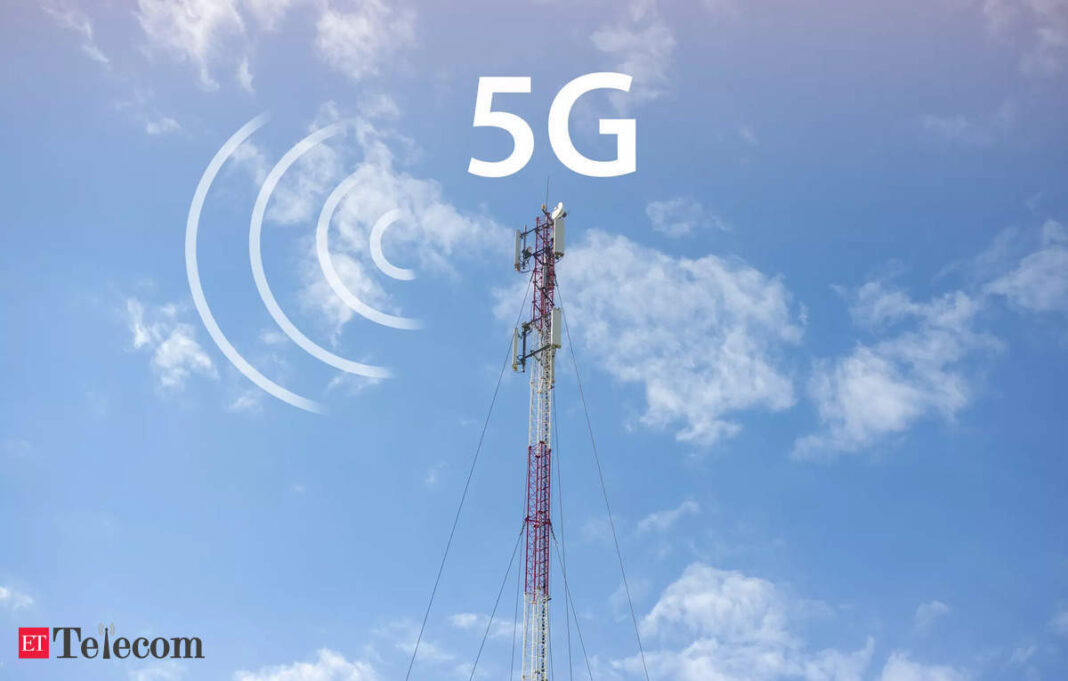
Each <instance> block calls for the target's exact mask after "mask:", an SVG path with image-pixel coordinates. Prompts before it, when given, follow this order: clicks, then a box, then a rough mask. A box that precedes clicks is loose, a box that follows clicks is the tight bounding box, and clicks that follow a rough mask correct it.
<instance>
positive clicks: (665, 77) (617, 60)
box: [590, 0, 675, 111]
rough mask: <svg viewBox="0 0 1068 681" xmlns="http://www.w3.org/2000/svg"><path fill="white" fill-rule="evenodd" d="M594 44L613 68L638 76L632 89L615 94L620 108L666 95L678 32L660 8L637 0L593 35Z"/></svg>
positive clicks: (614, 100) (624, 108)
mask: <svg viewBox="0 0 1068 681" xmlns="http://www.w3.org/2000/svg"><path fill="white" fill-rule="evenodd" d="M590 40H591V41H593V46H594V47H595V48H597V50H599V51H600V52H602V53H604V54H605V55H607V56H608V57H609V58H610V59H611V60H612V61H613V69H614V70H616V71H620V72H622V73H626V74H629V75H630V76H632V77H633V78H634V81H633V85H632V87H631V92H630V93H628V94H627V96H625V97H613V99H612V101H613V102H614V103H615V105H616V108H617V109H619V110H621V111H622V110H627V108H628V105H629V104H633V103H642V102H647V101H651V100H654V99H657V98H659V97H661V96H663V95H664V94H665V93H666V92H667V89H668V86H669V82H670V78H669V69H670V67H671V62H672V58H673V56H674V53H675V35H674V33H673V32H672V30H671V28H670V27H669V26H668V25H667V22H665V21H664V19H663V17H662V16H661V14H660V11H659V9H657V6H656V4H655V3H653V2H649V1H648V0H634V1H633V2H631V3H630V4H629V5H627V7H626V10H625V12H624V13H623V16H622V17H620V18H619V19H618V20H616V21H615V22H613V23H611V24H608V25H606V26H604V27H602V28H600V29H598V30H597V31H595V32H594V33H593V35H592V36H590Z"/></svg>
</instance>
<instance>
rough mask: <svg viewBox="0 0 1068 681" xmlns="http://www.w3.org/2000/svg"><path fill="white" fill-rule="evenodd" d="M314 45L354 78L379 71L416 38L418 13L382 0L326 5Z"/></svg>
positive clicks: (327, 61)
mask: <svg viewBox="0 0 1068 681" xmlns="http://www.w3.org/2000/svg"><path fill="white" fill-rule="evenodd" d="M316 33H317V35H316V39H315V48H316V50H317V51H318V53H319V56H320V57H321V58H322V60H323V61H324V62H325V63H326V64H327V66H330V67H331V68H333V69H334V70H336V71H338V72H340V73H343V74H345V75H346V76H348V77H349V78H351V79H352V80H354V81H359V80H363V79H364V78H367V77H369V76H374V75H377V74H378V73H379V70H380V68H381V67H382V65H383V64H384V63H386V62H387V61H388V60H389V59H390V58H392V57H395V55H396V54H397V52H398V51H399V50H400V49H401V48H403V47H406V46H408V45H410V44H412V43H413V42H414V40H415V14H414V12H412V11H411V10H410V9H407V8H404V7H399V6H397V5H396V4H394V3H385V2H382V1H381V0H364V1H363V2H360V3H357V4H354V5H352V6H351V7H350V8H349V9H345V10H341V9H335V8H333V7H331V6H329V5H328V6H325V7H324V8H323V11H322V13H321V14H320V16H319V20H318V22H317V23H316Z"/></svg>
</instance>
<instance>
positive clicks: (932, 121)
mask: <svg viewBox="0 0 1068 681" xmlns="http://www.w3.org/2000/svg"><path fill="white" fill-rule="evenodd" d="M1015 122H1016V106H1015V104H1014V103H1013V102H1012V101H1005V102H1003V103H1002V104H1001V106H999V107H998V108H997V109H996V110H995V111H994V112H993V113H991V114H990V115H987V116H984V117H979V118H975V117H969V116H964V115H961V114H956V115H951V116H936V115H933V114H927V115H925V116H921V117H920V127H921V128H922V129H923V130H924V132H926V133H927V134H929V135H931V136H933V137H937V138H940V139H942V140H945V141H946V142H951V143H954V144H960V145H966V146H984V145H988V144H992V143H993V142H996V141H997V140H998V139H1000V138H1002V137H1004V136H1005V134H1006V133H1008V132H1009V130H1010V129H1011V128H1012V126H1013V125H1014V124H1015Z"/></svg>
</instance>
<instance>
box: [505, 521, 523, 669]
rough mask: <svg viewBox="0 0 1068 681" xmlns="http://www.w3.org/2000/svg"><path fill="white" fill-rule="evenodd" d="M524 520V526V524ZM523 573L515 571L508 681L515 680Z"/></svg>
mask: <svg viewBox="0 0 1068 681" xmlns="http://www.w3.org/2000/svg"><path fill="white" fill-rule="evenodd" d="M525 520H526V519H524V524H525ZM522 577H523V573H521V572H520V571H519V570H516V571H515V611H514V612H513V613H512V659H511V662H509V663H508V681H511V680H512V679H513V678H515V637H516V633H517V632H518V630H519V589H520V585H521V584H522Z"/></svg>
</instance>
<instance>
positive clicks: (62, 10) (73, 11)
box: [42, 3, 111, 66]
mask: <svg viewBox="0 0 1068 681" xmlns="http://www.w3.org/2000/svg"><path fill="white" fill-rule="evenodd" d="M42 7H43V8H44V11H45V12H47V13H48V14H49V15H51V17H52V18H53V19H55V20H56V22H57V23H58V24H59V25H60V26H62V27H63V28H65V29H67V30H68V31H72V32H74V33H76V34H77V35H78V36H79V37H80V38H81V48H82V52H84V53H85V54H86V55H87V56H88V57H89V58H90V59H92V60H93V61H95V62H99V63H100V64H103V65H105V66H108V65H110V63H111V60H110V59H108V58H107V56H106V55H105V54H104V53H103V52H102V51H101V50H100V47H99V46H98V45H97V44H96V39H95V38H94V37H93V24H92V22H91V21H90V20H89V16H88V15H86V13H85V12H83V11H82V10H80V9H78V8H77V7H73V6H70V5H61V4H53V3H45V4H43V5H42Z"/></svg>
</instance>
